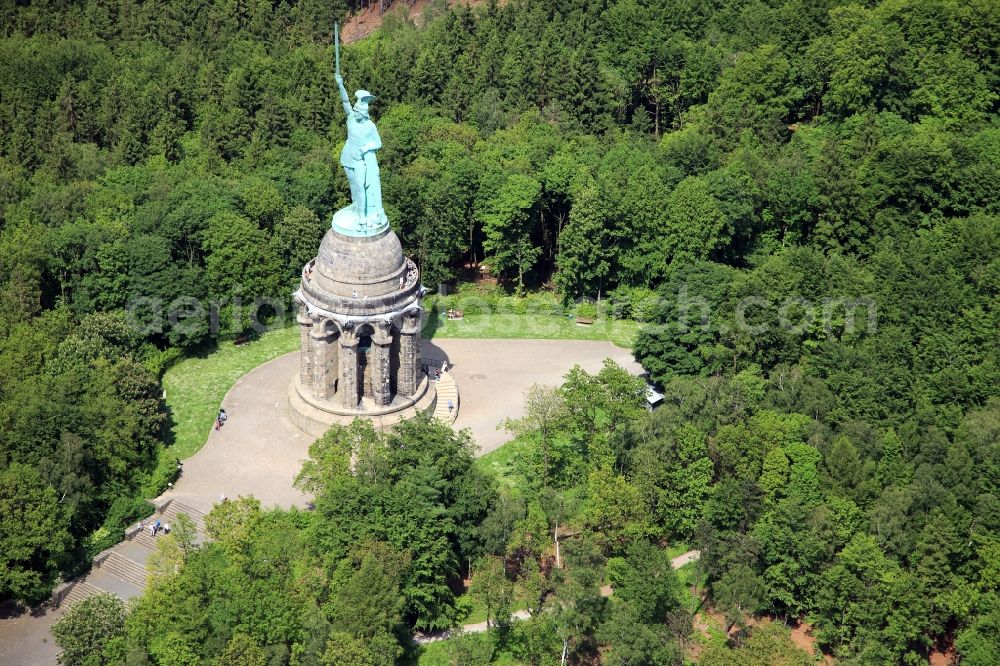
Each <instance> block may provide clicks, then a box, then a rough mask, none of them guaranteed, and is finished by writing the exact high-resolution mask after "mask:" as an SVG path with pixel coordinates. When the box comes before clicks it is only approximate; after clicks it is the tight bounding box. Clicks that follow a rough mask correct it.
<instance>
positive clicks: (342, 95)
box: [333, 72, 351, 116]
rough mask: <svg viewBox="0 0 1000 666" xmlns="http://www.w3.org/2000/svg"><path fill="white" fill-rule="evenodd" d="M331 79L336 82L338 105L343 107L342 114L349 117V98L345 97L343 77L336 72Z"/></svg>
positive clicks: (345, 89) (345, 90)
mask: <svg viewBox="0 0 1000 666" xmlns="http://www.w3.org/2000/svg"><path fill="white" fill-rule="evenodd" d="M333 78H334V80H336V82H337V88H339V89H340V103H341V104H343V105H344V113H345V114H347V115H348V116H349V115H351V98H350V97H348V96H347V88H345V87H344V77H342V76H341V75H340V73H339V72H338V73H336V74H334V75H333Z"/></svg>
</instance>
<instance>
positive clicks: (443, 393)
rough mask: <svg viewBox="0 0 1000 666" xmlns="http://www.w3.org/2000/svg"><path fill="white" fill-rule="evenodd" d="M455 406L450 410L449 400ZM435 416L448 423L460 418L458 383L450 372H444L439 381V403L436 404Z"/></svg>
mask: <svg viewBox="0 0 1000 666" xmlns="http://www.w3.org/2000/svg"><path fill="white" fill-rule="evenodd" d="M449 400H451V403H452V405H453V407H454V409H452V410H451V411H449V410H448V401H449ZM434 418H436V419H439V420H441V421H444V422H445V423H447V424H448V425H451V424H452V423H454V422H455V419H457V418H458V384H457V383H455V378H454V377H452V376H451V373H450V372H442V373H441V379H439V380H438V381H437V403H435V405H434Z"/></svg>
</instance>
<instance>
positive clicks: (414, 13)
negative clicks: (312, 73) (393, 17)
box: [340, 0, 507, 44]
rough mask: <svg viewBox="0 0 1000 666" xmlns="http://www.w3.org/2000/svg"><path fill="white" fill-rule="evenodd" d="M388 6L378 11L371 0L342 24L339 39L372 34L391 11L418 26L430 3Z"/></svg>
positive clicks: (395, 0)
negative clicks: (400, 14) (366, 7)
mask: <svg viewBox="0 0 1000 666" xmlns="http://www.w3.org/2000/svg"><path fill="white" fill-rule="evenodd" d="M485 1H486V0H449V2H448V4H449V5H450V6H455V5H460V4H462V5H471V6H473V7H475V6H476V5H481V4H484V3H485ZM506 2H507V0H500V2H499V4H500V5H503V4H506ZM386 4H388V5H389V8H388V9H386V10H385V12H379V9H378V7H379V3H378V2H373V3H372V5H371V7H369V8H368V9H366V10H363V11H360V12H358V13H357V14H353V15H352V16H351V17H350V18H349V19H347V23H345V24H344V27H343V29H342V30H341V33H340V35H341V39H342V40H343V41H344V43H345V44H350V43H352V42H356V41H358V40H359V39H364V38H365V37H367V36H368V35H370V34H372V33H373V32H374V31H375V30H377V29H378V28H379V26H381V25H382V18H383V17H384V16H386V15H388V14H391V13H393V12H397V13H403V12H406V13H407V14H408V16H409V17H410V19H411V20H412V21H413V22H414V23H416V24H417V25H418V26H420V25H423V24H424V11H425V10H426V9H427V5H429V4H430V0H390V1H389V2H388V3H386Z"/></svg>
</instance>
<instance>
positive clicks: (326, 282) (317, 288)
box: [301, 229, 420, 316]
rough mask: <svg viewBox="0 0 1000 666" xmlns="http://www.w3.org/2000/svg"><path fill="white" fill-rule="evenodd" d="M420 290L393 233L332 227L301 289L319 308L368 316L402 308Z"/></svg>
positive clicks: (388, 230)
mask: <svg viewBox="0 0 1000 666" xmlns="http://www.w3.org/2000/svg"><path fill="white" fill-rule="evenodd" d="M419 290H420V284H419V281H418V279H417V270H416V266H415V265H414V264H413V262H412V261H410V260H409V259H407V258H406V257H405V256H404V255H403V247H402V245H401V244H400V242H399V237H398V236H396V234H395V232H394V231H392V230H391V229H386V230H384V231H383V232H381V233H379V234H377V235H374V236H346V235H344V234H341V233H338V232H337V231H336V230H335V229H330V230H328V231H327V232H326V235H325V236H324V237H323V242H322V243H321V244H320V246H319V253H318V254H317V256H316V259H315V260H314V261H313V262H310V264H309V265H308V266H307V267H306V269H305V270H304V271H303V279H302V292H301V293H302V296H303V297H304V300H305V301H307V302H308V303H310V304H312V305H314V306H317V307H319V308H320V309H322V310H326V311H329V312H332V313H336V314H341V315H361V316H368V315H374V314H381V313H385V312H390V311H393V310H398V309H400V308H401V307H404V306H405V305H407V304H408V303H409V302H410V301H413V300H416V299H417V298H418V297H419V295H418V293H417V292H418V291H419Z"/></svg>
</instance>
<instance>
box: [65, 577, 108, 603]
mask: <svg viewBox="0 0 1000 666" xmlns="http://www.w3.org/2000/svg"><path fill="white" fill-rule="evenodd" d="M103 591H104V590H101V589H100V588H97V587H94V586H93V585H91V584H90V583H88V582H87V581H85V580H82V579H77V580H75V581H73V582H72V583H70V584H69V587H68V588H67V589H66V592H65V594H64V595H63V597H62V599H60V600H59V603H58V604H56V605H58V606H61V605H63V604H65V605H67V606H72V605H73V604H75V603H77V602H80V601H83V600H84V599H86V598H87V597H91V596H93V595H95V594H99V593H100V592H103Z"/></svg>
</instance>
